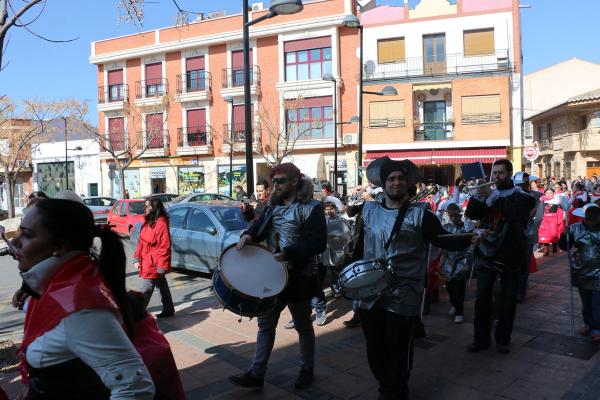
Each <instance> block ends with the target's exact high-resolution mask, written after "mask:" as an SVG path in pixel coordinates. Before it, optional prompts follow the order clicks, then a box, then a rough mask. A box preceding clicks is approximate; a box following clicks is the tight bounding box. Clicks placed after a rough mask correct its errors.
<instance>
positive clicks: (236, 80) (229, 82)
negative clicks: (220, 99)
mask: <svg viewBox="0 0 600 400" xmlns="http://www.w3.org/2000/svg"><path fill="white" fill-rule="evenodd" d="M250 84H251V85H260V69H259V68H258V65H253V66H251V67H250ZM243 86H244V69H243V68H223V70H222V71H221V87H222V88H223V89H231V88H237V87H243Z"/></svg>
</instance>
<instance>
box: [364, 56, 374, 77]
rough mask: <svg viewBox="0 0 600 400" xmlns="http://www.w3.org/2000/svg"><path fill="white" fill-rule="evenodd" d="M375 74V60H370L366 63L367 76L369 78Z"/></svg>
mask: <svg viewBox="0 0 600 400" xmlns="http://www.w3.org/2000/svg"><path fill="white" fill-rule="evenodd" d="M374 73H375V62H374V61H373V60H369V61H367V62H366V63H365V74H366V75H367V76H373V74H374Z"/></svg>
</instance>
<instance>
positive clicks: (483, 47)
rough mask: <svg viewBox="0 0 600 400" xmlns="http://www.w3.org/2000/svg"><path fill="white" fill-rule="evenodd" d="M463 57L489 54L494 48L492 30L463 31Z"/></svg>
mask: <svg viewBox="0 0 600 400" xmlns="http://www.w3.org/2000/svg"><path fill="white" fill-rule="evenodd" d="M463 39H464V46H465V56H478V55H481V54H491V53H493V52H494V51H495V50H496V48H495V46H494V28H489V29H478V30H474V31H465V32H464V33H463Z"/></svg>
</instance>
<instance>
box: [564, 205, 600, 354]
mask: <svg viewBox="0 0 600 400" xmlns="http://www.w3.org/2000/svg"><path fill="white" fill-rule="evenodd" d="M580 210H581V211H578V210H576V211H575V213H578V212H579V213H583V216H584V219H583V222H578V223H576V224H573V225H571V226H570V227H569V231H568V232H569V233H568V235H569V237H568V240H569V245H570V247H571V252H570V254H569V265H570V267H571V283H572V284H573V286H575V287H576V288H577V289H579V295H580V296H581V313H582V314H583V321H584V323H585V325H584V326H583V327H582V328H581V329H580V331H579V332H580V333H581V335H583V336H587V335H589V334H591V336H592V340H593V341H594V342H600V207H598V206H597V205H595V204H593V203H592V204H586V205H585V206H584V207H583V208H582V209H580ZM559 245H560V248H561V249H563V250H566V249H567V238H566V234H565V233H563V235H562V236H561V238H560V242H559Z"/></svg>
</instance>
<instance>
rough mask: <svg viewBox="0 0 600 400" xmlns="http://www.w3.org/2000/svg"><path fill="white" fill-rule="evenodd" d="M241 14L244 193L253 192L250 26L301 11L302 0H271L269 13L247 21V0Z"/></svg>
mask: <svg viewBox="0 0 600 400" xmlns="http://www.w3.org/2000/svg"><path fill="white" fill-rule="evenodd" d="M242 7H243V9H242V14H243V21H244V26H243V41H244V132H245V135H244V136H245V143H246V186H247V187H246V188H247V190H246V193H248V195H250V193H253V192H254V164H253V163H254V160H253V156H252V141H253V139H254V138H253V134H252V111H251V104H252V103H251V101H252V99H251V97H250V26H252V25H254V24H257V23H259V22H261V21H264V20H265V19H268V18H273V17H275V16H277V15H289V14H295V13H299V12H300V11H302V9H303V8H304V6H303V5H302V0H272V1H271V5H270V6H269V13H268V14H265V15H263V16H262V17H258V18H256V19H254V20H252V21H248V0H243V2H242Z"/></svg>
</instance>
